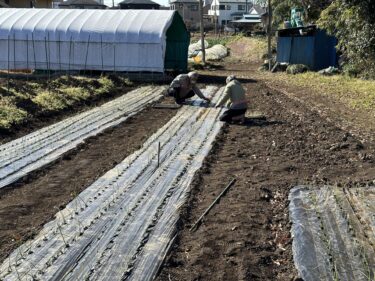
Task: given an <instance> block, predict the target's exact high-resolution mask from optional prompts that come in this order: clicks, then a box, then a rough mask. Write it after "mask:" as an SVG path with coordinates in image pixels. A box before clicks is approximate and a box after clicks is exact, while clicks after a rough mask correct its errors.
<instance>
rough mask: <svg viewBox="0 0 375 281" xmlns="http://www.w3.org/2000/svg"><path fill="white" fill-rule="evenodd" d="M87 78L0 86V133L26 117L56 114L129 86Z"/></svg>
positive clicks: (118, 79)
mask: <svg viewBox="0 0 375 281" xmlns="http://www.w3.org/2000/svg"><path fill="white" fill-rule="evenodd" d="M113 78H114V79H115V80H113V79H112V77H111V78H109V77H106V76H102V77H99V78H89V77H83V76H75V77H74V76H70V77H68V76H62V77H59V78H56V79H53V80H51V81H49V82H47V81H46V80H38V81H25V80H11V81H10V83H9V84H10V88H9V90H8V87H7V85H5V84H4V82H3V85H1V84H0V130H5V131H7V130H9V129H12V127H14V126H15V125H18V124H21V123H26V122H27V120H28V118H29V117H36V116H39V115H40V114H45V113H52V114H54V113H58V112H61V111H64V110H66V109H69V108H72V107H73V106H75V105H77V104H80V103H86V102H87V101H90V100H93V99H97V98H99V97H101V96H105V95H109V94H112V93H113V92H114V91H116V90H117V87H118V86H123V85H127V86H129V85H131V83H130V82H129V81H128V80H127V79H125V78H122V77H113Z"/></svg>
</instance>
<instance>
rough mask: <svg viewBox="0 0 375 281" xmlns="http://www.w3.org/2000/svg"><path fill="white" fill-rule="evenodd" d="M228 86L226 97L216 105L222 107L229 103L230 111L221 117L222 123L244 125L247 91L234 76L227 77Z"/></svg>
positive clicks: (226, 87) (225, 92) (225, 91)
mask: <svg viewBox="0 0 375 281" xmlns="http://www.w3.org/2000/svg"><path fill="white" fill-rule="evenodd" d="M226 84H227V85H226V86H225V90H224V96H223V98H222V99H221V100H220V101H219V102H218V103H217V105H216V107H220V106H222V105H224V104H225V103H226V102H228V105H227V106H228V110H226V111H225V112H224V113H223V115H222V116H221V117H220V121H223V122H229V123H230V122H239V123H244V121H245V113H246V110H247V101H246V96H245V90H244V88H243V87H242V85H241V83H240V82H239V81H238V80H237V79H236V77H235V76H234V75H231V76H228V77H227V79H226Z"/></svg>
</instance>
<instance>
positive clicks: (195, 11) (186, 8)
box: [169, 0, 210, 29]
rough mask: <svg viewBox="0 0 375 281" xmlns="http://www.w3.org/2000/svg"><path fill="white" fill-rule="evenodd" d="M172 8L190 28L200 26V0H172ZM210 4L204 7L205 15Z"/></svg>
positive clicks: (170, 3)
mask: <svg viewBox="0 0 375 281" xmlns="http://www.w3.org/2000/svg"><path fill="white" fill-rule="evenodd" d="M169 5H170V9H171V10H176V11H178V13H179V14H180V16H181V17H182V19H183V21H184V23H185V25H186V26H187V28H188V29H192V28H193V29H194V28H199V22H200V15H199V1H198V0H171V1H170V2H169ZM209 9H210V5H209V4H207V5H205V6H204V7H203V15H207V13H208V11H209Z"/></svg>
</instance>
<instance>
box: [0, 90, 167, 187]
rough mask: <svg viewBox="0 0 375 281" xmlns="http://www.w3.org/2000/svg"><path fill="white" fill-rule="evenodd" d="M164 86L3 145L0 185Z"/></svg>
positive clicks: (123, 115)
mask: <svg viewBox="0 0 375 281" xmlns="http://www.w3.org/2000/svg"><path fill="white" fill-rule="evenodd" d="M163 90H164V88H163V87H156V88H153V87H145V88H140V89H137V90H134V91H132V92H130V93H128V94H126V95H124V96H122V97H120V98H119V99H116V100H114V101H112V102H109V103H108V104H105V105H103V106H101V107H99V108H96V109H93V110H91V111H89V112H85V113H82V114H79V115H77V116H74V117H72V118H68V119H66V120H63V121H61V122H59V123H57V124H55V125H52V126H51V127H53V128H51V130H50V131H48V127H47V128H44V129H41V130H40V132H39V133H40V134H38V132H36V134H35V133H33V134H31V136H26V137H24V138H22V139H23V140H20V139H17V140H15V141H14V142H11V143H8V144H4V145H3V146H1V147H0V148H1V151H0V158H1V159H2V163H1V164H0V188H2V187H4V186H6V185H8V184H10V183H12V182H14V181H16V180H17V179H19V178H21V177H23V176H25V175H27V174H28V173H30V172H31V171H33V170H35V169H38V168H40V167H42V166H44V165H46V164H48V163H50V162H52V161H54V160H55V159H57V158H58V157H60V156H61V155H62V154H64V153H66V152H67V151H69V150H71V149H73V148H75V147H76V146H77V145H78V144H80V143H82V142H83V141H84V140H85V139H86V138H88V137H91V136H95V135H97V134H98V133H100V132H102V131H103V130H105V129H107V128H110V127H113V126H115V125H117V124H119V123H121V122H123V121H125V120H126V119H127V118H129V117H130V116H132V115H134V114H135V113H137V112H139V111H140V110H142V109H143V108H144V107H145V106H147V104H150V103H152V102H155V101H157V100H158V99H160V98H161V97H162V92H163Z"/></svg>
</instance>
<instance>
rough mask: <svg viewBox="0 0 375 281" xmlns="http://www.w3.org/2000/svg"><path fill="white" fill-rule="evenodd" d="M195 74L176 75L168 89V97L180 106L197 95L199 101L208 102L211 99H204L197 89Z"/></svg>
mask: <svg viewBox="0 0 375 281" xmlns="http://www.w3.org/2000/svg"><path fill="white" fill-rule="evenodd" d="M198 76H199V75H198V73H197V72H189V73H188V74H180V75H178V76H177V77H176V78H175V79H174V80H173V81H172V83H171V85H170V86H169V89H168V95H169V96H172V97H174V99H175V101H176V103H177V104H182V103H184V102H185V100H186V99H188V98H191V97H193V96H194V95H197V96H198V97H200V98H201V99H204V100H206V101H210V100H211V98H209V97H205V96H204V95H203V93H202V92H201V90H199V88H198V87H197V85H196V84H197V80H198Z"/></svg>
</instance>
